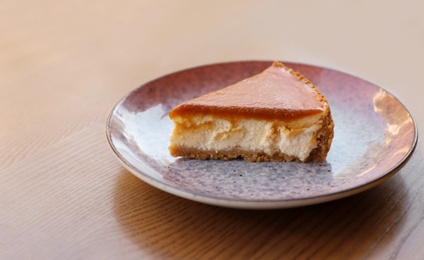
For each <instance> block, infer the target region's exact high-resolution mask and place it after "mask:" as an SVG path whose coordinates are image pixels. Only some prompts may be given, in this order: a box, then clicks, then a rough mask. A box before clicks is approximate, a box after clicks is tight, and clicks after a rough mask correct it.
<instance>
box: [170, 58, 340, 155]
mask: <svg viewBox="0 0 424 260" xmlns="http://www.w3.org/2000/svg"><path fill="white" fill-rule="evenodd" d="M169 116H170V118H171V120H172V121H173V122H174V124H175V128H174V131H173V133H172V135H171V137H170V146H169V151H170V153H171V155H173V156H175V157H177V156H182V157H185V158H195V159H223V160H230V159H236V158H243V159H245V160H246V161H250V162H262V161H298V162H322V161H324V160H325V159H326V156H327V153H328V150H329V149H330V145H331V141H332V139H333V135H334V132H333V128H334V123H333V119H332V117H331V112H330V108H329V106H328V103H327V100H326V98H325V97H324V96H323V95H322V94H321V93H320V92H319V90H318V89H317V88H316V87H315V86H314V85H313V84H312V83H311V82H309V80H307V79H306V78H305V77H304V76H302V75H301V74H300V73H298V72H295V71H294V70H292V69H290V68H288V67H286V66H284V65H283V64H281V63H278V62H274V64H272V65H271V66H270V67H269V68H267V69H266V70H265V71H263V72H262V73H260V74H258V75H255V76H253V77H251V78H247V79H245V80H242V81H240V82H238V83H236V84H234V85H231V86H229V87H226V88H223V89H221V90H218V91H215V92H212V93H209V94H206V95H204V96H201V97H198V98H195V99H193V100H190V101H187V102H185V103H182V104H180V105H178V106H177V107H175V108H174V109H173V110H172V111H171V112H170V113H169Z"/></svg>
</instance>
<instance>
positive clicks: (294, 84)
mask: <svg viewBox="0 0 424 260" xmlns="http://www.w3.org/2000/svg"><path fill="white" fill-rule="evenodd" d="M325 102H326V100H325V97H324V96H323V95H322V94H321V93H320V92H319V91H318V90H317V89H316V88H315V86H313V85H312V83H310V82H309V81H308V80H307V79H306V78H305V77H304V76H302V75H301V74H300V73H298V72H295V71H293V70H292V69H290V68H287V67H285V66H284V65H283V64H281V63H278V62H274V63H273V64H272V65H271V66H270V67H269V68H267V69H266V70H264V71H263V72H261V73H259V74H257V75H255V76H253V77H250V78H247V79H245V80H242V81H240V82H238V83H236V84H234V85H231V86H228V87H226V88H223V89H221V90H218V91H215V92H212V93H209V94H206V95H203V96H201V97H198V98H195V99H192V100H190V101H187V102H185V103H182V104H180V105H178V106H177V107H175V108H174V109H173V110H172V111H171V112H170V113H169V116H170V117H171V118H173V117H175V116H178V115H180V116H187V115H194V114H203V115H205V114H212V115H219V116H229V117H232V116H236V117H239V116H240V117H248V118H256V119H277V120H283V121H286V122H290V121H293V120H296V119H300V118H304V117H307V116H311V115H316V114H319V113H322V112H323V111H324V110H325V106H326V105H325Z"/></svg>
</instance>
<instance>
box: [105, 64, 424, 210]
mask: <svg viewBox="0 0 424 260" xmlns="http://www.w3.org/2000/svg"><path fill="white" fill-rule="evenodd" d="M263 62H269V63H272V61H270V60H237V61H228V62H218V63H210V64H204V65H200V66H193V67H189V68H186V69H181V70H177V71H174V72H171V73H167V74H164V75H162V76H160V77H157V78H154V79H152V80H149V81H146V82H145V83H143V84H141V85H139V86H138V87H136V88H134V89H133V90H131V91H130V92H128V93H127V94H126V95H125V96H123V97H122V98H121V99H120V100H119V101H118V102H117V103H116V104H115V106H114V107H113V109H112V110H111V111H110V112H109V114H108V116H107V120H106V138H107V141H108V144H109V146H110V147H111V148H112V151H113V153H114V154H115V156H116V158H117V159H118V161H119V162H120V163H121V164H122V165H123V166H124V167H125V169H126V170H128V171H129V172H130V173H131V174H133V175H135V176H136V177H137V178H139V179H141V180H142V181H144V182H145V183H147V184H149V185H151V186H153V187H155V188H157V189H159V190H161V191H164V192H167V193H169V194H172V195H174V196H178V197H181V198H185V199H189V200H192V201H196V202H200V203H204V204H209V205H214V206H221V207H227V208H239V209H280V208H293V207H302V206H308V205H314V204H319V203H324V202H329V201H334V200H337V199H341V198H345V197H349V196H352V195H355V194H358V193H361V192H364V191H366V190H369V189H371V188H373V187H375V186H377V185H379V184H380V183H382V182H384V181H386V180H387V179H389V178H390V177H392V176H393V175H395V174H396V173H397V172H398V171H399V170H400V169H402V168H403V166H404V165H405V164H407V162H408V161H409V160H410V158H411V156H412V154H413V153H414V151H415V149H416V145H417V142H418V126H417V124H416V121H415V119H414V117H413V115H412V114H411V112H410V111H409V110H408V108H407V107H406V106H405V105H404V103H403V102H401V101H400V99H399V98H398V97H397V96H395V95H394V94H393V93H391V92H390V91H387V90H386V89H385V88H383V87H381V86H379V85H377V84H374V83H372V82H370V81H367V80H364V79H362V78H359V77H357V76H354V75H352V74H349V73H346V72H343V71H340V70H335V69H331V68H326V67H323V66H319V65H311V64H306V63H298V62H290V61H282V62H283V63H284V64H288V66H291V65H298V66H308V67H315V68H320V69H324V70H328V71H333V72H336V73H341V74H345V75H347V76H350V77H354V78H358V79H360V80H362V81H364V82H366V83H369V84H371V85H374V86H375V87H377V88H379V89H381V90H383V91H385V92H387V93H388V94H390V95H391V96H392V97H393V98H395V99H396V100H397V101H398V102H399V103H400V104H401V105H402V106H403V108H404V109H405V110H406V112H407V113H408V115H409V116H410V118H411V120H412V124H413V129H414V138H413V140H412V143H411V146H410V147H409V150H408V152H407V153H406V154H405V156H403V158H402V159H400V160H399V161H398V162H397V163H396V164H394V165H393V166H392V167H391V168H390V169H389V170H387V171H386V173H384V174H382V175H381V176H379V177H378V178H376V179H374V180H372V181H370V182H367V183H365V184H363V185H359V186H355V187H351V188H348V189H345V190H341V191H336V192H332V193H327V194H322V195H317V196H313V197H307V198H297V199H296V198H294V199H285V200H282V199H276V200H271V199H265V200H254V199H253V200H252V199H249V200H246V199H238V198H219V197H216V196H213V195H210V196H207V195H205V194H200V193H198V192H195V191H188V190H186V189H182V188H180V187H178V186H176V185H171V184H169V183H167V182H163V181H162V180H159V179H156V178H154V177H153V176H151V175H149V174H146V173H145V171H153V172H156V171H155V170H154V169H152V168H150V167H148V166H147V165H145V167H146V169H139V168H137V167H135V166H133V165H132V164H131V163H129V162H128V161H127V160H126V159H125V158H124V157H123V156H122V155H121V154H120V153H119V151H118V148H116V146H115V145H114V141H113V140H112V133H111V120H112V117H113V116H114V113H115V112H116V111H117V110H118V108H119V107H120V105H122V103H123V102H124V101H125V100H126V99H127V98H128V97H129V96H131V95H132V94H133V93H135V92H137V91H138V90H139V89H141V88H143V87H144V86H146V85H148V84H149V83H151V82H154V81H157V80H160V79H161V78H165V77H168V76H170V75H173V74H178V73H183V72H187V71H190V70H195V69H200V68H204V67H210V66H222V65H230V64H234V63H263Z"/></svg>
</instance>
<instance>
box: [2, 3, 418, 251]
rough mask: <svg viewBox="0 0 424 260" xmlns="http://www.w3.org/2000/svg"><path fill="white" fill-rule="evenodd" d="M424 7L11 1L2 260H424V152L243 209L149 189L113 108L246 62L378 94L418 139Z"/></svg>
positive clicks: (5, 44)
mask: <svg viewBox="0 0 424 260" xmlns="http://www.w3.org/2000/svg"><path fill="white" fill-rule="evenodd" d="M383 5H384V6H385V8H384V9H382V8H381V6H383ZM423 8H424V5H423V3H421V2H418V1H413V0H407V1H406V2H405V1H404V2H402V3H401V2H399V3H393V2H390V3H387V2H384V1H373V2H372V3H371V2H370V3H363V2H361V1H356V2H347V1H344V2H337V3H336V1H320V3H318V2H314V1H309V2H308V3H306V2H305V1H297V2H292V3H285V2H273V1H261V2H259V1H246V2H243V4H239V3H236V2H234V3H225V4H224V3H223V2H221V1H216V2H210V3H208V4H203V3H202V4H201V3H200V2H196V1H189V0H182V1H178V3H177V2H175V3H174V2H172V3H171V2H169V1H162V0H160V1H131V0H128V1H119V2H117V1H101V2H96V1H90V2H87V1H72V2H57V1H49V0H41V1H36V2H29V1H9V0H6V1H2V2H1V3H0V35H1V37H0V179H1V181H0V259H423V256H424V249H423V248H424V247H423V246H424V223H423V220H424V178H423V177H422V173H423V172H424V162H423V161H424V160H423V159H424V154H423V148H424V144H423V141H422V139H419V142H418V145H417V148H416V151H415V153H414V154H413V156H412V157H411V159H410V161H409V162H408V163H407V164H406V165H405V167H404V168H403V169H402V170H401V171H399V172H398V173H397V174H396V175H394V176H393V177H392V178H390V179H389V180H388V181H387V182H385V183H383V184H381V185H379V186H377V187H376V188H373V189H371V190H369V191H367V192H364V193H361V194H358V195H356V196H352V197H349V198H346V199H342V200H338V201H334V202H329V203H324V204H320V205H314V206H309V207H302V208H293V209H285V210H269V211H249V210H235V209H227V208H220V207H213V206H208V205H204V204H200V203H196V202H192V201H188V200H185V199H181V198H178V197H175V196H173V195H170V194H167V193H165V192H162V191H160V190H158V189H155V188H153V187H151V186H149V185H147V184H145V183H144V182H142V181H141V180H139V179H137V178H136V177H134V176H133V175H131V174H130V173H129V172H128V171H126V170H125V169H124V168H123V167H122V166H121V165H120V163H119V162H118V160H117V159H116V158H115V156H114V154H113V153H112V151H111V149H110V148H109V146H108V144H107V141H106V136H105V125H106V119H107V116H108V114H109V112H110V111H111V109H112V108H113V106H114V105H115V104H116V102H118V101H119V99H120V98H122V97H123V96H124V95H126V94H127V93H128V92H129V91H131V90H132V89H134V88H135V87H137V86H139V85H141V84H143V83H144V82H147V81H150V80H153V79H155V78H157V77H159V76H162V75H164V74H167V73H171V72H174V71H177V70H181V69H185V68H188V67H193V66H197V65H202V64H209V63H215V62H223V61H233V60H251V59H268V60H269V59H280V60H287V61H295V62H304V63H310V64H315V65H320V66H325V67H330V68H334V69H337V70H341V71H346V72H349V73H351V74H354V75H356V76H359V77H362V78H364V79H367V80H369V81H372V82H374V83H376V84H378V85H381V86H384V87H385V88H387V89H388V90H389V91H390V92H392V93H394V94H395V95H396V96H397V97H399V99H400V100H401V101H402V102H404V104H405V105H406V106H407V108H408V109H409V110H410V111H411V112H412V114H413V116H414V118H415V120H416V122H417V125H418V127H419V129H422V128H423V127H424V115H423V113H422V110H423V109H424V102H422V97H423V95H424V88H423V86H422V79H421V70H422V60H424V52H423V48H422V46H424V26H423V25H424V23H423V19H422V15H421V11H422V10H423ZM376 14H377V15H378V18H376ZM358 17H361V19H359V20H358ZM393 17H396V19H393ZM300 18H301V19H300ZM294 21H296V22H294ZM294 24H295V26H294ZM282 25H292V26H282ZM376 32H378V33H376ZM404 75H408V76H407V77H405V76H404Z"/></svg>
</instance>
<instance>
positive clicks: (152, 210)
mask: <svg viewBox="0 0 424 260" xmlns="http://www.w3.org/2000/svg"><path fill="white" fill-rule="evenodd" d="M409 200H410V198H408V195H407V191H406V187H405V184H404V181H403V179H402V176H401V175H400V174H398V175H395V176H394V177H392V178H391V179H389V180H388V181H387V182H385V183H383V184H381V185H379V186H377V187H375V188H373V189H371V190H369V191H366V192H364V193H361V194H358V195H355V196H352V197H349V198H345V199H341V200H338V201H333V202H328V203H324V204H320V205H314V206H308V207H302V208H292V209H282V210H268V211H251V210H237V209H227V208H221V207H215V206H209V205H204V204H200V203H197V202H192V201H189V200H186V199H182V198H179V197H176V196H173V195H170V194H168V193H165V192H162V191H160V190H158V189H156V188H153V187H151V186H149V185H147V184H145V183H144V182H142V181H140V180H139V179H137V178H136V177H134V176H133V175H131V174H130V173H128V172H123V173H122V174H121V176H119V178H118V183H117V186H116V189H115V200H114V201H115V214H116V218H117V221H118V223H119V224H120V225H121V226H122V228H123V230H124V232H125V233H126V235H127V236H128V237H129V238H130V239H131V240H132V241H133V243H135V244H136V245H138V247H139V249H140V250H143V251H144V252H147V253H148V254H151V256H152V257H156V258H170V257H172V258H174V259H175V258H177V259H178V258H188V259H196V258H197V259H198V258H202V257H204V258H224V259H227V258H282V257H290V258H296V257H297V258H313V257H314V256H315V257H317V256H330V257H331V256H338V257H342V256H346V257H353V256H367V255H372V254H373V253H375V252H376V250H380V249H382V248H383V247H384V245H387V244H389V242H390V241H391V240H393V239H394V237H395V236H396V234H397V233H398V230H399V228H400V227H402V226H403V224H404V223H403V220H404V219H405V218H403V216H404V214H405V212H406V209H405V207H406V206H405V205H408V204H409V202H408V201H409ZM386 250H387V248H386Z"/></svg>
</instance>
